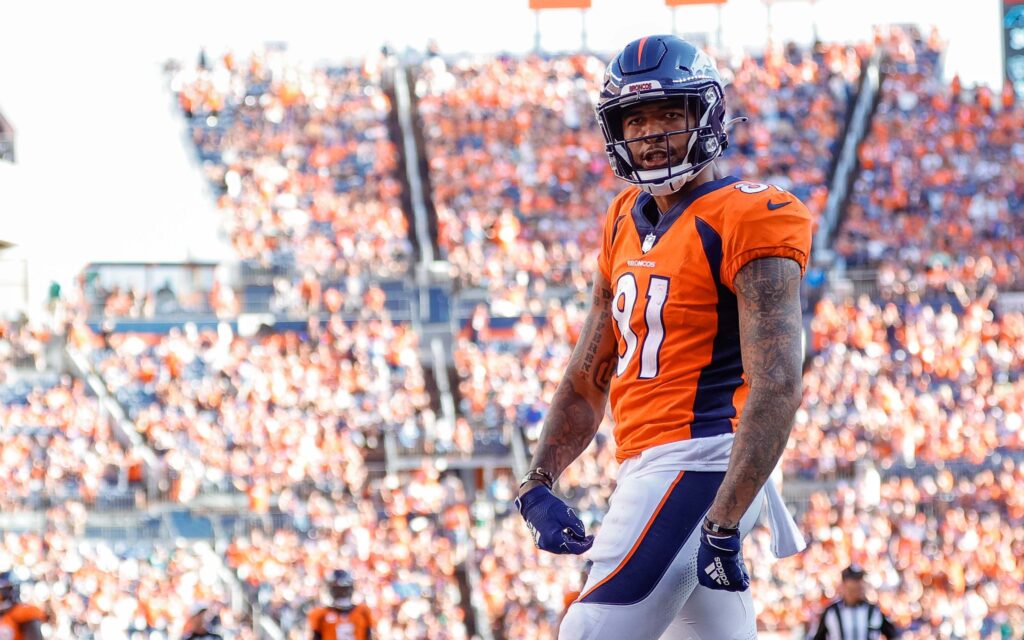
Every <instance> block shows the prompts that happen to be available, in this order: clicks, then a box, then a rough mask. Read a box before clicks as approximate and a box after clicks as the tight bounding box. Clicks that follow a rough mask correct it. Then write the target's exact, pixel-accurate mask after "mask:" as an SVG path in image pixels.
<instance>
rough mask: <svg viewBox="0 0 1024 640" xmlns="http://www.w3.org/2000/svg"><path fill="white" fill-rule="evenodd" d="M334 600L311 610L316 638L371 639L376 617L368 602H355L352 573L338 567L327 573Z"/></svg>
mask: <svg viewBox="0 0 1024 640" xmlns="http://www.w3.org/2000/svg"><path fill="white" fill-rule="evenodd" d="M327 590H328V592H329V594H330V603H329V604H327V606H323V607H316V608H315V609H313V610H312V611H310V612H309V629H310V631H312V632H313V640H371V638H372V637H373V619H372V618H371V616H370V609H369V607H367V606H366V605H365V604H355V603H354V602H353V601H352V595H353V594H354V593H355V582H354V581H353V579H352V574H351V573H349V572H348V571H345V570H344V569H335V570H334V571H331V573H330V574H329V575H328V576H327Z"/></svg>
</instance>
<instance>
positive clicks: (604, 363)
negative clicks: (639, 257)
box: [522, 275, 618, 492]
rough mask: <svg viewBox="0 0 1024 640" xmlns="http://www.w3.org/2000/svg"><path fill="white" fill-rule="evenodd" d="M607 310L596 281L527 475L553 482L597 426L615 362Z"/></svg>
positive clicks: (605, 287)
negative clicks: (533, 472)
mask: <svg viewBox="0 0 1024 640" xmlns="http://www.w3.org/2000/svg"><path fill="white" fill-rule="evenodd" d="M611 304H612V291H611V288H610V286H609V284H608V281H607V280H605V279H604V277H603V276H601V275H598V277H597V282H595V283H594V290H593V294H592V297H591V305H590V313H589V314H588V315H587V320H586V322H585V323H584V325H583V331H582V333H581V334H580V338H579V341H578V342H577V343H576V347H575V348H574V349H573V352H572V356H571V357H570V358H569V365H568V367H567V368H566V371H565V376H563V378H562V381H561V383H560V384H559V385H558V389H557V390H556V391H555V395H554V398H553V399H552V401H551V407H550V408H549V409H548V415H547V418H546V419H545V420H544V428H543V429H542V430H541V434H540V441H539V442H538V443H537V450H536V451H535V452H534V454H533V460H532V461H531V462H530V468H531V469H535V468H537V467H541V468H543V469H544V470H546V471H548V472H550V473H551V474H552V475H554V476H555V477H556V478H557V477H558V476H559V475H560V474H561V473H562V471H564V470H565V468H566V467H568V466H569V464H570V463H572V461H573V460H575V459H576V458H577V457H578V456H579V455H580V454H581V453H583V450H584V449H586V448H587V445H588V444H590V441H591V440H592V439H593V438H594V434H595V433H597V428H598V427H599V426H600V425H601V417H602V416H603V415H604V407H605V403H606V402H607V400H608V388H609V384H610V382H611V377H612V374H613V373H614V372H615V363H616V360H617V358H618V355H617V348H616V344H615V334H614V332H613V330H612V323H613V322H614V320H613V319H612V313H611ZM534 486H536V483H529V484H527V485H525V486H524V487H523V489H522V491H523V492H525V491H529V490H530V489H532V488H533V487H534Z"/></svg>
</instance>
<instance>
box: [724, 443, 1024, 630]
mask: <svg viewBox="0 0 1024 640" xmlns="http://www.w3.org/2000/svg"><path fill="white" fill-rule="evenodd" d="M990 467H991V468H987V469H982V470H975V471H973V472H972V471H970V470H966V471H961V472H959V473H957V474H954V473H953V472H952V471H950V470H949V469H932V470H928V469H923V470H919V471H922V472H920V473H916V474H913V475H903V476H891V477H888V478H886V479H884V480H880V479H879V476H878V475H877V474H868V477H867V478H866V479H865V480H864V481H862V482H860V483H859V484H845V483H844V484H842V485H840V487H839V488H838V489H837V490H836V492H835V494H834V495H827V494H825V493H815V494H814V495H812V496H811V498H810V499H809V500H808V501H807V503H806V505H804V506H805V512H804V515H803V517H802V519H801V522H800V525H801V529H802V530H803V531H804V533H805V535H806V536H807V538H808V542H809V546H808V548H807V549H806V550H805V551H804V552H803V553H801V554H799V555H797V556H794V557H791V558H786V559H784V560H778V561H776V560H774V559H773V558H772V557H771V552H770V551H769V548H770V545H769V534H768V532H767V530H766V529H764V528H763V527H759V528H758V529H756V530H755V531H754V532H753V533H752V534H751V537H750V538H748V540H747V542H746V545H745V547H744V554H745V557H746V559H747V566H748V567H749V568H750V571H751V578H752V581H751V583H752V588H753V590H754V591H753V592H754V594H756V598H755V606H756V607H757V609H758V621H759V624H760V625H761V627H762V628H764V629H766V630H776V629H778V630H790V629H796V628H800V627H801V626H802V625H804V624H807V623H808V622H810V621H811V617H810V616H809V615H808V614H809V613H810V614H812V615H813V612H816V611H820V610H821V609H822V608H824V605H825V604H826V603H827V602H828V601H829V600H830V599H832V598H835V597H836V594H837V587H838V583H839V571H838V569H837V567H844V566H847V565H848V564H850V563H857V564H860V565H861V566H863V567H864V568H865V569H866V571H867V575H868V577H869V583H870V585H871V587H872V588H873V591H874V592H875V595H876V596H877V601H878V602H879V604H880V605H881V607H882V608H883V610H885V611H886V615H887V616H888V617H889V618H890V619H892V620H893V622H894V623H895V624H896V625H897V627H898V628H900V629H902V630H904V634H903V635H902V636H901V637H902V638H904V639H905V640H925V639H928V640H932V639H935V638H941V639H943V640H951V639H963V640H1003V639H1006V638H1017V637H1019V636H1020V635H1021V634H1022V633H1024V596H1022V594H1021V590H1020V584H1021V581H1022V580H1024V561H1022V558H1024V535H1022V531H1024V529H1022V527H1021V524H1022V522H1024V501H1022V500H1021V495H1020V492H1019V491H1018V490H1017V487H1019V486H1020V485H1021V482H1024V466H1022V464H1021V463H1020V462H1014V460H1013V459H1012V458H1005V459H1003V460H1001V461H999V462H997V463H996V464H994V465H990ZM872 476H873V477H872Z"/></svg>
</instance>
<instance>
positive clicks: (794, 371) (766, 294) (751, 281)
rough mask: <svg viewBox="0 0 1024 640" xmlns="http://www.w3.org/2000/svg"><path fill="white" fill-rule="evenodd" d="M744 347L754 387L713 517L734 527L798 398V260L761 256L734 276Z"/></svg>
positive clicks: (775, 455)
mask: <svg viewBox="0 0 1024 640" xmlns="http://www.w3.org/2000/svg"><path fill="white" fill-rule="evenodd" d="M735 282H736V290H737V292H738V294H739V295H738V296H737V301H738V304H739V325H740V347H741V350H742V354H743V369H744V372H745V374H746V378H747V381H748V382H749V384H750V393H749V394H748V396H747V402H746V405H745V406H744V409H743V417H742V418H741V419H740V425H739V428H738V429H737V432H736V439H735V441H734V442H733V448H732V457H731V459H730V460H729V470H728V471H727V472H726V474H725V479H724V480H723V481H722V486H721V487H719V489H718V495H717V496H715V501H714V503H713V504H712V506H711V511H710V512H709V513H708V517H709V518H711V520H712V521H713V522H715V523H717V524H720V525H723V526H728V527H736V526H738V525H739V521H740V518H741V517H742V516H743V514H744V513H745V512H746V510H747V508H748V507H749V506H750V504H751V502H753V500H754V497H755V496H756V495H757V492H758V491H760V490H761V487H762V486H763V485H764V483H765V481H766V480H767V479H768V477H769V476H770V475H771V473H772V471H773V470H774V469H775V465H776V464H777V463H778V461H779V458H781V457H782V452H783V450H784V449H785V448H786V442H787V441H788V440H789V432H790V429H791V428H792V426H793V417H794V415H795V414H796V410H797V408H798V407H799V405H800V397H801V384H802V383H801V365H802V362H803V351H802V346H801V336H802V328H803V325H802V321H801V309H800V266H799V265H798V264H797V263H796V262H795V261H793V260H790V259H788V258H761V259H759V260H754V261H751V262H750V263H749V264H747V265H745V266H744V267H743V268H742V269H741V270H740V272H739V273H738V274H737V275H736V281H735Z"/></svg>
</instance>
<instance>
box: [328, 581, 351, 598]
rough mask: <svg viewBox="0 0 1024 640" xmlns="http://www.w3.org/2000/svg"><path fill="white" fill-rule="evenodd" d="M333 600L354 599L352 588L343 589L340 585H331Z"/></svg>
mask: <svg viewBox="0 0 1024 640" xmlns="http://www.w3.org/2000/svg"><path fill="white" fill-rule="evenodd" d="M330 592H331V599H332V600H348V599H350V598H351V597H352V592H353V589H352V587H342V586H339V585H331V588H330Z"/></svg>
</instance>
